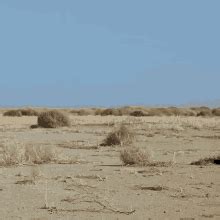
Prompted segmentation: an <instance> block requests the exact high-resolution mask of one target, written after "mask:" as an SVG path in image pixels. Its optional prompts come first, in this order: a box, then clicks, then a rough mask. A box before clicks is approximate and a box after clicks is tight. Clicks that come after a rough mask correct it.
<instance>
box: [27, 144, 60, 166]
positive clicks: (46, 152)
mask: <svg viewBox="0 0 220 220" xmlns="http://www.w3.org/2000/svg"><path fill="white" fill-rule="evenodd" d="M24 159H25V161H26V162H29V163H33V164H45V163H51V162H54V161H56V160H57V153H56V152H55V151H54V150H53V149H52V147H48V146H46V147H43V146H25V152H24Z"/></svg>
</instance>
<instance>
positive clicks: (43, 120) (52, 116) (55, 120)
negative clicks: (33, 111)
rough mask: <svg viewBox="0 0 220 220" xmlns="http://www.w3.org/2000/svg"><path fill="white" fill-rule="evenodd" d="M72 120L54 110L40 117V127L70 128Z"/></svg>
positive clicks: (43, 113)
mask: <svg viewBox="0 0 220 220" xmlns="http://www.w3.org/2000/svg"><path fill="white" fill-rule="evenodd" d="M70 124H71V123H70V119H69V118H68V116H67V115H65V114H64V113H62V112H59V111H56V110H52V111H46V112H42V113H41V114H40V115H39V116H38V126H39V127H43V128H58V127H69V126H70Z"/></svg>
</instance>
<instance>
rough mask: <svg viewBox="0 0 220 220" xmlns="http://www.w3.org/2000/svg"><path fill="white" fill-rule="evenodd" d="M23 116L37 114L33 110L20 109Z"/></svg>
mask: <svg viewBox="0 0 220 220" xmlns="http://www.w3.org/2000/svg"><path fill="white" fill-rule="evenodd" d="M20 111H21V114H22V115H23V116H38V115H39V113H38V112H37V111H36V110H34V109H20Z"/></svg>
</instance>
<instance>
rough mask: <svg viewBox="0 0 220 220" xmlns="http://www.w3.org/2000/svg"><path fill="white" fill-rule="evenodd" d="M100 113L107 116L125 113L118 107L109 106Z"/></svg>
mask: <svg viewBox="0 0 220 220" xmlns="http://www.w3.org/2000/svg"><path fill="white" fill-rule="evenodd" d="M100 115H102V116H107V115H114V116H122V115H123V113H122V111H121V110H120V109H117V108H107V109H104V110H102V111H101V112H100Z"/></svg>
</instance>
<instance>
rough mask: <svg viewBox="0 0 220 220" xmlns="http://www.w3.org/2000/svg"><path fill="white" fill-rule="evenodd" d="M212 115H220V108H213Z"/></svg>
mask: <svg viewBox="0 0 220 220" xmlns="http://www.w3.org/2000/svg"><path fill="white" fill-rule="evenodd" d="M212 115H214V116H220V108H215V109H213V110H212Z"/></svg>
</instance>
